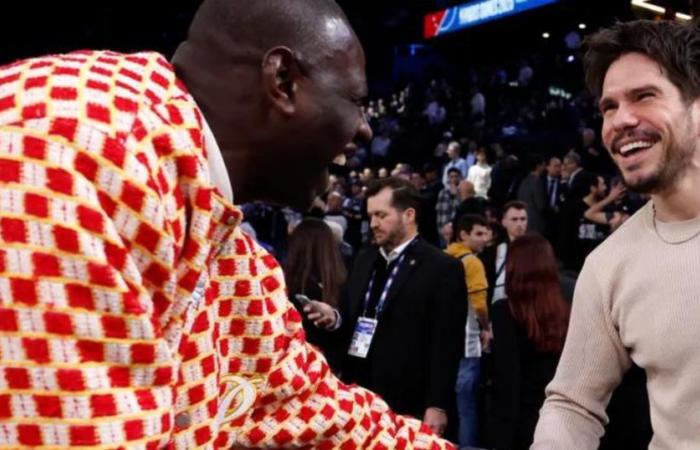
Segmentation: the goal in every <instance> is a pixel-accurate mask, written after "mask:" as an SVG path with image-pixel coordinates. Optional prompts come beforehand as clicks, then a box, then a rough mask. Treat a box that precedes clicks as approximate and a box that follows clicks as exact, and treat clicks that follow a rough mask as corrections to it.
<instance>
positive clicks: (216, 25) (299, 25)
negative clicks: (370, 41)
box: [188, 0, 355, 62]
mask: <svg viewBox="0 0 700 450" xmlns="http://www.w3.org/2000/svg"><path fill="white" fill-rule="evenodd" d="M353 39H355V35H354V33H353V31H352V28H351V27H350V25H349V24H348V21H347V18H346V16H345V14H344V13H343V11H342V10H341V9H340V7H339V6H338V4H337V3H335V1H333V0H283V1H281V0H205V1H204V2H203V3H202V6H201V7H200V8H199V10H198V11H197V14H196V15H195V18H194V20H193V21H192V24H191V25H190V30H189V35H188V41H190V42H193V43H196V44H201V45H205V46H212V47H213V48H212V50H214V51H218V52H222V53H224V54H231V55H232V56H233V57H234V58H235V57H250V58H259V57H262V56H263V55H264V54H265V53H266V52H267V51H268V50H269V49H271V48H274V47H278V46H283V47H288V48H290V49H292V50H294V51H295V52H297V53H298V54H300V55H301V57H302V58H303V59H304V60H306V61H311V62H316V61H317V59H319V57H323V56H328V52H329V51H331V52H332V51H333V47H334V46H337V45H338V44H341V45H342V44H343V43H344V44H347V43H348V41H351V40H353ZM210 48H211V47H210Z"/></svg>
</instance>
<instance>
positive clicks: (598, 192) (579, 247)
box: [573, 174, 610, 271]
mask: <svg viewBox="0 0 700 450" xmlns="http://www.w3.org/2000/svg"><path fill="white" fill-rule="evenodd" d="M581 180H585V181H587V184H588V185H589V191H588V194H587V195H586V196H585V197H583V198H582V199H581V201H580V202H579V204H578V207H577V210H576V215H577V217H579V225H578V234H577V241H576V246H575V247H574V249H573V253H574V254H575V256H576V263H575V266H574V270H577V271H578V270H581V267H582V266H583V261H584V260H585V259H586V256H588V254H589V253H590V252H591V251H593V249H595V248H596V247H597V246H598V245H599V244H600V243H601V242H603V240H604V239H605V238H606V237H607V235H608V233H609V231H610V230H609V228H608V227H607V226H604V225H599V224H597V223H596V222H592V221H590V220H588V219H587V218H586V217H585V216H584V213H585V212H586V211H587V210H588V209H589V208H590V207H592V206H593V205H595V204H596V203H598V202H600V201H601V200H603V199H604V198H605V197H606V194H607V189H608V187H607V185H606V183H605V178H603V177H602V176H600V175H590V174H583V175H582V176H581Z"/></svg>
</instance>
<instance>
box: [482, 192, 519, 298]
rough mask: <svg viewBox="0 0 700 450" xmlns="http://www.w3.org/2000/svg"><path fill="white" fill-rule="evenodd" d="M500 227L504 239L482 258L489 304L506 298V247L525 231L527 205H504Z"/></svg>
mask: <svg viewBox="0 0 700 450" xmlns="http://www.w3.org/2000/svg"><path fill="white" fill-rule="evenodd" d="M501 225H502V226H503V228H504V229H505V231H506V233H505V236H504V239H503V240H502V241H501V242H497V243H496V245H495V246H494V247H492V249H493V250H492V251H489V252H485V254H484V257H483V261H484V267H486V276H487V279H488V282H489V291H490V293H489V294H490V298H491V304H494V303H496V302H498V301H500V300H503V299H504V298H506V290H505V282H506V273H505V267H506V256H507V255H508V245H509V244H510V243H511V242H513V241H514V240H515V239H517V238H519V237H520V236H523V235H524V234H525V232H526V231H527V205H526V204H525V203H523V202H520V201H511V202H508V203H506V204H505V205H504V206H503V217H502V219H501Z"/></svg>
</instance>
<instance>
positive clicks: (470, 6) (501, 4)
mask: <svg viewBox="0 0 700 450" xmlns="http://www.w3.org/2000/svg"><path fill="white" fill-rule="evenodd" d="M558 1H560V0H480V1H474V2H469V3H464V4H462V5H458V6H453V7H451V8H447V9H443V10H442V11H437V12H434V13H430V14H426V16H425V18H424V20H423V35H424V36H425V38H426V39H430V38H434V37H436V36H441V35H443V34H447V33H452V32H453V31H457V30H463V29H465V28H469V27H473V26H476V25H480V24H482V23H486V22H490V21H492V20H498V19H502V18H504V17H508V16H512V15H515V14H520V13H522V12H525V11H528V10H530V9H535V8H539V7H541V6H545V5H550V4H552V3H557V2H558Z"/></svg>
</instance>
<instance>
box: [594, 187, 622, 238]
mask: <svg viewBox="0 0 700 450" xmlns="http://www.w3.org/2000/svg"><path fill="white" fill-rule="evenodd" d="M626 194H627V188H626V187H625V186H624V184H622V183H618V184H616V185H614V186H613V187H612V189H610V193H609V194H608V195H607V196H606V197H605V198H604V199H602V200H600V201H598V202H596V203H594V204H593V205H591V206H590V207H589V208H588V209H587V210H586V212H584V213H583V217H584V218H585V219H586V220H588V221H590V222H592V223H595V224H598V225H607V226H609V227H610V231H615V230H617V229H618V228H619V227H620V226H621V225H622V224H623V223H625V221H626V220H627V219H629V217H630V211H629V207H628V206H627V205H625V204H624V203H622V200H623V199H624V198H625V196H626Z"/></svg>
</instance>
